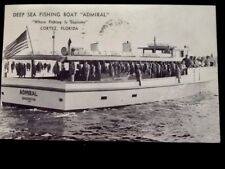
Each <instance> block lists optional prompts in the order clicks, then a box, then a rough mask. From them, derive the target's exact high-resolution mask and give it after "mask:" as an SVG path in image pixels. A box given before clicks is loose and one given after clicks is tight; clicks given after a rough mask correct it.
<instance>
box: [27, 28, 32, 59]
mask: <svg viewBox="0 0 225 169" xmlns="http://www.w3.org/2000/svg"><path fill="white" fill-rule="evenodd" d="M26 29H27V34H28V37H29V41H30V47H31V51H32V55H34V51H33V47H32V43H31V39H30V33H29V30H28V27H27V26H26Z"/></svg>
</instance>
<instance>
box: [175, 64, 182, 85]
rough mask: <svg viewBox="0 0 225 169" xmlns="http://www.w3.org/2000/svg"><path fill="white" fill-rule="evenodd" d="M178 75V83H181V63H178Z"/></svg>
mask: <svg viewBox="0 0 225 169" xmlns="http://www.w3.org/2000/svg"><path fill="white" fill-rule="evenodd" d="M176 77H177V78H178V83H180V79H181V69H180V66H179V64H177V65H176Z"/></svg>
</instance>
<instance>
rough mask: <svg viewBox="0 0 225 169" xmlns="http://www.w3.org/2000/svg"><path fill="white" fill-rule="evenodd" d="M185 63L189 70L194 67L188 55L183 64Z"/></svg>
mask: <svg viewBox="0 0 225 169" xmlns="http://www.w3.org/2000/svg"><path fill="white" fill-rule="evenodd" d="M183 61H184V62H185V65H186V67H187V68H189V67H191V66H192V62H191V59H190V58H188V55H186V56H185V58H184V59H183V60H182V62H183Z"/></svg>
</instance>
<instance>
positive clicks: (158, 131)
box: [0, 92, 220, 142]
mask: <svg viewBox="0 0 225 169" xmlns="http://www.w3.org/2000/svg"><path fill="white" fill-rule="evenodd" d="M218 105H219V101H218V92H204V93H201V94H198V95H195V96H191V97H186V98H181V99H177V100H168V101H160V102H153V103H148V104H141V105H132V106H125V107H120V108H110V109H109V108H106V109H93V110H84V111H79V112H64V113H62V112H61V113H60V112H50V111H46V110H39V109H25V108H20V109H18V108H15V107H2V108H1V112H0V138H1V139H18V140H21V139H22V140H74V141H76V140H79V141H139V142H220V130H219V108H218Z"/></svg>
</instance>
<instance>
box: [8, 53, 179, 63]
mask: <svg viewBox="0 0 225 169" xmlns="http://www.w3.org/2000/svg"><path fill="white" fill-rule="evenodd" d="M11 59H15V60H56V61H59V62H64V61H165V62H166V61H167V62H175V61H181V60H182V58H180V57H148V56H122V55H74V56H62V55H16V56H15V57H13V58H11Z"/></svg>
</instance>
